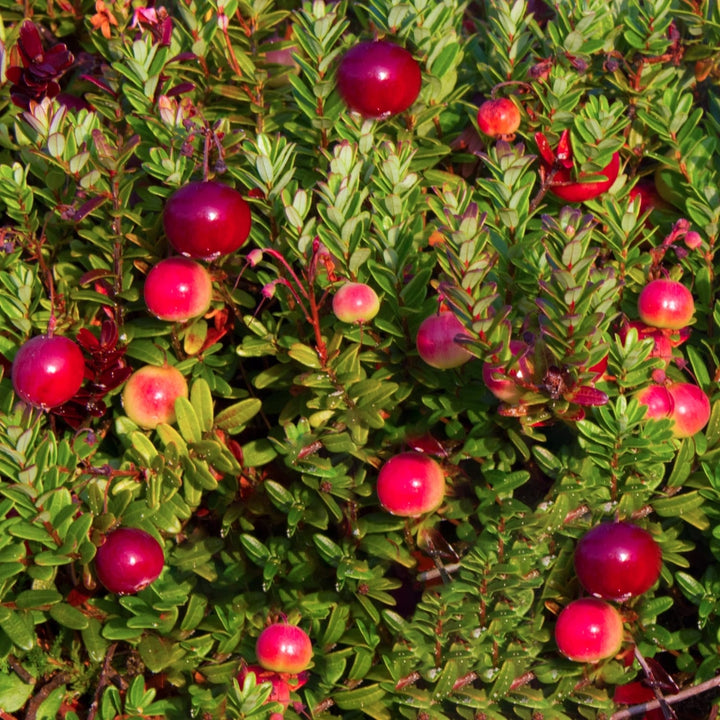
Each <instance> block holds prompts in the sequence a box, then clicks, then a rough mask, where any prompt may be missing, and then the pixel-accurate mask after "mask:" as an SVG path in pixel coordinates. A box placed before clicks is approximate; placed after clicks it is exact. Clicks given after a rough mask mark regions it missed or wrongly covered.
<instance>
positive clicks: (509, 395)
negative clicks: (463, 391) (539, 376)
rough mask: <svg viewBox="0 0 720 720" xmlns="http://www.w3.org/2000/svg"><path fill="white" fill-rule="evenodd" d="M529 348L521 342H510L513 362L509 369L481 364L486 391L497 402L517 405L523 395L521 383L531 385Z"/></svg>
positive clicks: (502, 366)
mask: <svg viewBox="0 0 720 720" xmlns="http://www.w3.org/2000/svg"><path fill="white" fill-rule="evenodd" d="M529 350H530V348H529V346H528V344H527V343H525V342H523V341H522V340H511V341H510V352H511V353H512V355H513V361H512V363H511V364H510V367H509V368H507V369H506V368H505V366H504V365H503V364H502V363H495V362H490V361H488V362H485V363H483V368H482V376H483V380H484V381H485V385H486V386H487V389H488V390H489V391H490V392H491V393H492V394H493V395H494V396H495V397H496V398H498V400H502V401H503V402H506V403H511V404H513V403H517V402H518V401H519V400H520V397H521V395H522V393H523V390H524V388H523V386H522V384H523V383H531V382H532V375H533V366H532V361H531V359H530V358H529V357H528V353H529Z"/></svg>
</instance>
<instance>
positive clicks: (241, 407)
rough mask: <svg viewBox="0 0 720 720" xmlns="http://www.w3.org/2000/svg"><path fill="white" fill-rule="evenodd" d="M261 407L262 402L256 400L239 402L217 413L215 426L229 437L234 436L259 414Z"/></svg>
mask: <svg viewBox="0 0 720 720" xmlns="http://www.w3.org/2000/svg"><path fill="white" fill-rule="evenodd" d="M261 407H262V402H261V401H260V400H258V399H257V398H247V399H245V400H240V402H237V403H235V404H233V405H231V406H230V407H228V408H225V409H224V410H223V411H221V412H219V413H218V414H217V416H216V417H215V425H216V426H217V427H219V428H220V429H221V430H224V431H225V432H227V433H229V434H230V435H236V434H237V433H239V432H241V431H242V429H243V428H244V427H245V425H247V423H248V422H250V420H252V418H254V417H255V415H257V414H258V413H259V412H260V408H261Z"/></svg>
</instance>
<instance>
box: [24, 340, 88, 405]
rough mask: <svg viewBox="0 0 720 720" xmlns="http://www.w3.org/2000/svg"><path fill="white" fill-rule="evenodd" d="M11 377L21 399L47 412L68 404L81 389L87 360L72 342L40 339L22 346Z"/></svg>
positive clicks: (29, 341)
mask: <svg viewBox="0 0 720 720" xmlns="http://www.w3.org/2000/svg"><path fill="white" fill-rule="evenodd" d="M11 376H12V383H13V387H14V388H15V392H16V394H17V395H18V396H19V397H20V398H22V399H23V400H24V401H25V402H26V403H28V404H29V405H33V406H34V407H38V408H43V409H44V410H47V409H48V408H53V407H57V406H58V405H62V404H63V403H66V402H67V401H68V400H70V399H71V398H72V397H73V396H74V395H75V393H76V392H77V391H78V390H79V389H80V386H81V385H82V382H83V378H84V376H85V360H84V358H83V354H82V351H81V350H80V348H79V347H78V346H77V345H76V344H75V343H74V342H73V341H72V340H70V338H66V337H63V336H62V335H53V336H51V337H49V336H47V335H37V336H36V337H34V338H31V339H30V340H28V341H27V342H25V343H23V344H22V345H21V346H20V349H19V350H18V351H17V353H16V355H15V359H14V360H13V364H12V373H11Z"/></svg>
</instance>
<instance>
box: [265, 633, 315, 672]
mask: <svg viewBox="0 0 720 720" xmlns="http://www.w3.org/2000/svg"><path fill="white" fill-rule="evenodd" d="M255 653H256V654H257V659H258V663H260V665H261V666H262V667H263V668H265V669H266V670H274V671H275V672H281V673H299V672H302V671H303V670H305V668H307V666H308V665H309V664H310V660H311V659H312V654H313V649H312V643H311V642H310V638H309V636H308V634H307V633H306V632H305V631H304V630H303V629H302V628H299V627H298V626H297V625H290V624H289V623H285V622H279V623H273V624H272V625H269V626H268V627H266V628H265V629H264V630H263V631H262V632H261V633H260V635H259V637H258V639H257V643H256V645H255Z"/></svg>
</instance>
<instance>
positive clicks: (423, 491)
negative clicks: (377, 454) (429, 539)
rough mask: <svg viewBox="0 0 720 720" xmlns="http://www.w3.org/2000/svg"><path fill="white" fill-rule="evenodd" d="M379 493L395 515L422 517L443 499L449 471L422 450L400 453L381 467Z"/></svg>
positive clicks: (380, 497)
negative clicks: (444, 471) (446, 474)
mask: <svg viewBox="0 0 720 720" xmlns="http://www.w3.org/2000/svg"><path fill="white" fill-rule="evenodd" d="M377 494H378V499H379V500H380V504H381V505H382V506H383V507H384V508H385V509H386V510H387V511H388V512H390V513H392V514H393V515H400V516H402V517H418V516H419V515H424V514H425V513H428V512H431V511H432V510H435V509H436V508H437V507H438V506H439V505H440V503H441V502H442V501H443V498H444V497H445V474H444V473H443V470H442V468H441V467H440V465H438V463H437V462H435V460H433V459H432V458H430V457H427V456H426V455H423V454H422V453H419V452H415V451H409V452H404V453H400V454H399V455H395V456H394V457H392V458H390V459H389V460H388V461H387V462H386V463H385V464H384V465H383V466H382V467H381V468H380V473H379V475H378V480H377Z"/></svg>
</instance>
